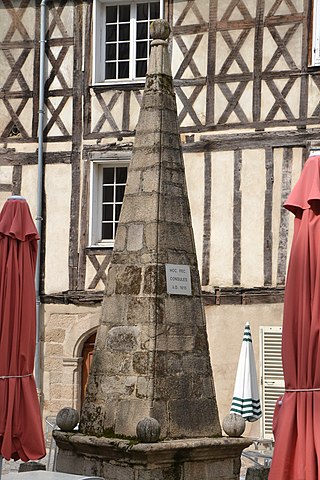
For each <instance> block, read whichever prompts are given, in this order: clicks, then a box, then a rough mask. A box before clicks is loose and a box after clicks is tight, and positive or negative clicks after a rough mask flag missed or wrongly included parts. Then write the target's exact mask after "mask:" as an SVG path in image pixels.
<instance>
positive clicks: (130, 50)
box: [93, 0, 162, 83]
mask: <svg viewBox="0 0 320 480" xmlns="http://www.w3.org/2000/svg"><path fill="white" fill-rule="evenodd" d="M94 6H95V8H94V12H95V17H94V27H95V28H94V37H95V42H94V46H95V51H94V62H95V64H94V69H93V70H94V83H99V82H108V83H119V82H121V83H123V82H132V81H139V80H140V81H141V80H143V79H144V77H145V76H146V72H147V63H148V59H149V50H150V24H151V22H152V21H153V20H155V19H157V18H159V17H160V16H161V13H162V0H160V1H159V0H150V1H148V2H146V1H141V0H133V1H130V0H120V1H118V2H112V1H106V0H95V1H94Z"/></svg>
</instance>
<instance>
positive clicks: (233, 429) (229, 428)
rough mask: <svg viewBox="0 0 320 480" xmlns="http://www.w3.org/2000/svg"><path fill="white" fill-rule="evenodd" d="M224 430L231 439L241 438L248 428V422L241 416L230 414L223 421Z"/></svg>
mask: <svg viewBox="0 0 320 480" xmlns="http://www.w3.org/2000/svg"><path fill="white" fill-rule="evenodd" d="M222 428H223V430H224V432H225V433H226V434H227V435H228V436H229V437H241V435H242V434H243V432H244V430H245V428H246V421H245V419H244V418H243V417H241V415H237V414H236V413H229V415H227V416H226V417H224V419H223V421H222Z"/></svg>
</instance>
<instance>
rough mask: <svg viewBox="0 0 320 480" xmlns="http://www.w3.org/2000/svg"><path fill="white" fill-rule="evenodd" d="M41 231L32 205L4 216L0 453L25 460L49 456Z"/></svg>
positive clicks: (13, 203) (13, 205)
mask: <svg viewBox="0 0 320 480" xmlns="http://www.w3.org/2000/svg"><path fill="white" fill-rule="evenodd" d="M38 238H39V236H38V232H37V230H36V227H35V225H34V222H33V220H32V217H31V214H30V210H29V207H28V204H27V202H26V201H25V200H23V199H9V200H8V201H7V202H6V203H5V205H4V207H3V209H2V211H1V213H0V454H1V455H2V456H3V457H4V458H6V459H7V460H9V459H10V458H13V459H14V460H17V459H19V458H20V459H21V460H23V461H24V462H26V461H28V460H30V459H32V460H36V459H39V458H42V457H43V456H44V455H45V454H46V450H45V444H44V435H43V430H42V423H41V416H40V408H39V402H38V397H37V391H36V385H35V381H34V377H33V367H34V354H35V338H36V311H35V306H36V304H35V284H34V274H35V266H36V257H37V240H38Z"/></svg>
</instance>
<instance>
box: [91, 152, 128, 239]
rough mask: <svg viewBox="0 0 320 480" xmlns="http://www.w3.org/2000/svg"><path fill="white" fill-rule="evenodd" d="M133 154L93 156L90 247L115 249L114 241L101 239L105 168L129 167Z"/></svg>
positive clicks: (115, 153)
mask: <svg viewBox="0 0 320 480" xmlns="http://www.w3.org/2000/svg"><path fill="white" fill-rule="evenodd" d="M130 159H131V152H119V153H118V152H114V153H108V154H106V155H104V156H103V157H101V156H99V154H93V158H91V164H90V208H89V245H88V246H89V247H90V248H94V247H96V248H101V247H105V248H113V246H114V240H102V239H101V236H102V234H101V225H102V171H103V167H127V168H128V167H129V164H130Z"/></svg>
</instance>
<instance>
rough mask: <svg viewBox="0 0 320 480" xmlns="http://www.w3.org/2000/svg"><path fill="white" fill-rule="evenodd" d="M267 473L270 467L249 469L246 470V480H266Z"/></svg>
mask: <svg viewBox="0 0 320 480" xmlns="http://www.w3.org/2000/svg"><path fill="white" fill-rule="evenodd" d="M269 472H270V467H263V466H261V467H249V468H248V469H247V474H246V480H268V478H269ZM279 480H280V479H279Z"/></svg>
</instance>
